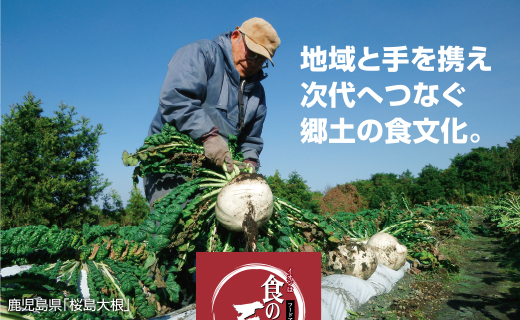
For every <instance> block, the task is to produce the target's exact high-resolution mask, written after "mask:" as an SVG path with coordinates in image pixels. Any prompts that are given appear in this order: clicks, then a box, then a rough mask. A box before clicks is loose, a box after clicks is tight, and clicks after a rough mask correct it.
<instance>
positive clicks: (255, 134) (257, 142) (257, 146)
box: [239, 94, 267, 163]
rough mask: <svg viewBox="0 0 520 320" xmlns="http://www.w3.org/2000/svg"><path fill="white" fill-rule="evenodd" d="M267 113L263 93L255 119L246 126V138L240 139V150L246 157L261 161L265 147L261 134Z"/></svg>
mask: <svg viewBox="0 0 520 320" xmlns="http://www.w3.org/2000/svg"><path fill="white" fill-rule="evenodd" d="M266 114H267V107H266V105H265V95H263V94H262V98H261V99H260V103H259V105H258V108H257V110H256V115H255V119H254V121H251V122H250V123H249V124H248V125H247V126H246V127H245V128H244V132H243V136H245V138H244V139H239V146H240V151H242V154H243V155H244V159H252V160H255V161H256V162H257V163H260V161H259V157H260V152H262V149H263V148H264V140H263V139H262V138H261V135H262V128H263V126H264V121H265V116H266Z"/></svg>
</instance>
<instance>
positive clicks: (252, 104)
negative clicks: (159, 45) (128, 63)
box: [148, 32, 267, 162]
mask: <svg viewBox="0 0 520 320" xmlns="http://www.w3.org/2000/svg"><path fill="white" fill-rule="evenodd" d="M230 37H231V32H225V33H221V34H219V35H218V36H217V37H215V39H213V40H199V41H197V42H194V43H191V44H189V45H187V46H184V47H182V48H181V49H179V50H178V51H177V52H176V53H175V55H174V56H173V58H172V59H171V61H170V63H169V64H168V73H167V74H166V78H165V79H164V83H163V86H162V89H161V94H160V97H159V109H158V110H157V114H156V115H155V117H154V119H153V121H152V124H151V125H150V130H149V132H148V134H149V135H152V134H154V133H160V131H161V128H162V127H163V125H164V124H165V123H169V124H170V125H173V126H175V128H177V130H179V131H180V132H182V133H185V134H188V135H189V136H190V137H191V138H192V139H195V140H197V139H199V138H201V136H202V135H204V134H206V133H208V132H210V131H211V130H212V129H213V127H214V126H217V127H218V129H219V134H220V135H221V136H222V137H223V138H224V139H225V140H226V141H227V138H228V135H229V134H233V135H234V136H236V137H238V147H239V150H240V151H242V153H243V155H244V158H245V159H253V160H255V161H257V162H258V158H259V155H260V152H261V151H262V148H263V145H264V143H263V140H262V138H261V134H262V127H263V124H264V120H265V116H266V112H267V108H266V105H265V92H264V88H263V86H262V85H261V84H260V81H261V80H263V79H265V78H266V75H265V74H264V73H263V72H262V70H260V71H258V72H257V73H255V74H254V75H252V76H251V77H249V78H248V79H246V82H245V85H244V87H243V88H244V89H243V98H244V106H243V109H242V112H243V113H241V110H240V106H239V102H238V95H239V90H240V89H239V88H240V86H241V83H240V74H239V73H238V71H237V70H236V68H235V65H234V63H233V51H232V48H231V38H230ZM240 114H242V115H243V125H241V124H240Z"/></svg>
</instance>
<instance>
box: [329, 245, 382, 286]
mask: <svg viewBox="0 0 520 320" xmlns="http://www.w3.org/2000/svg"><path fill="white" fill-rule="evenodd" d="M327 268H328V269H329V270H330V271H332V272H336V273H341V274H347V275H351V276H354V277H358V278H360V279H363V280H366V279H368V278H370V276H371V275H372V274H373V273H374V272H375V271H376V268H377V258H376V253H375V252H374V251H373V250H372V247H370V246H367V245H366V244H364V243H361V242H356V241H348V242H347V243H345V244H341V245H339V246H338V248H337V250H333V251H330V252H329V253H328V260H327Z"/></svg>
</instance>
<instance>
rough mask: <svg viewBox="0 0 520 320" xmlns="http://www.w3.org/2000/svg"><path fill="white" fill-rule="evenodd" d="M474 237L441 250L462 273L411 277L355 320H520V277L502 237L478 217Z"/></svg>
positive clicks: (377, 300)
mask: <svg viewBox="0 0 520 320" xmlns="http://www.w3.org/2000/svg"><path fill="white" fill-rule="evenodd" d="M474 218H475V220H474V222H473V231H474V233H475V238H473V239H468V240H462V239H451V240H449V241H448V242H446V243H444V244H443V245H442V246H441V251H442V252H443V253H444V254H446V255H447V256H449V258H450V260H452V261H453V260H455V261H456V264H457V265H458V266H459V267H460V270H459V272H458V273H448V272H443V270H441V271H440V272H435V273H432V272H421V273H420V274H419V275H412V274H406V275H405V277H404V278H403V279H402V280H401V281H399V282H398V283H397V284H396V286H395V287H394V288H393V289H392V291H391V292H390V293H388V294H385V295H382V296H379V297H375V298H373V299H371V300H370V301H369V302H368V303H366V304H365V305H363V306H362V308H361V309H360V310H358V311H357V312H356V315H354V314H353V315H352V316H351V318H353V319H360V320H361V319H363V320H369V319H370V320H372V319H414V320H415V319H435V320H444V319H475V320H479V319H493V320H495V319H497V320H498V319H500V320H502V319H504V320H506V319H510V320H512V319H520V272H519V271H518V269H513V268H511V267H508V266H507V265H506V263H505V262H506V258H507V253H508V248H505V247H503V245H502V241H501V239H500V238H499V237H500V234H499V233H498V232H494V231H492V230H490V229H489V225H486V224H485V223H484V222H483V219H482V216H480V215H478V214H476V215H475V216H474Z"/></svg>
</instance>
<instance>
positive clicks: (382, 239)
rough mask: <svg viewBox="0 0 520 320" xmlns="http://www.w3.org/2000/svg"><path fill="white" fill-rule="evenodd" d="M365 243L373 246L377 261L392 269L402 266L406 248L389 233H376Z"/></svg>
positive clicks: (406, 252) (404, 260) (406, 251)
mask: <svg viewBox="0 0 520 320" xmlns="http://www.w3.org/2000/svg"><path fill="white" fill-rule="evenodd" d="M367 244H368V245H369V246H372V247H374V248H375V252H376V256H377V261H378V263H380V264H382V265H384V266H387V267H389V268H391V269H393V270H399V269H400V268H401V267H402V266H404V264H405V262H406V256H407V254H408V250H407V249H406V247H405V246H403V245H402V244H400V243H399V240H397V238H396V237H394V236H392V235H391V234H388V233H384V232H379V233H376V234H375V235H373V236H372V238H370V239H369V240H368V243H367Z"/></svg>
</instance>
